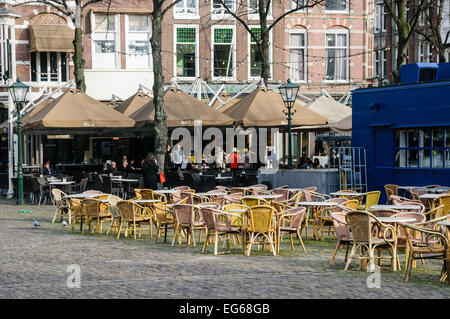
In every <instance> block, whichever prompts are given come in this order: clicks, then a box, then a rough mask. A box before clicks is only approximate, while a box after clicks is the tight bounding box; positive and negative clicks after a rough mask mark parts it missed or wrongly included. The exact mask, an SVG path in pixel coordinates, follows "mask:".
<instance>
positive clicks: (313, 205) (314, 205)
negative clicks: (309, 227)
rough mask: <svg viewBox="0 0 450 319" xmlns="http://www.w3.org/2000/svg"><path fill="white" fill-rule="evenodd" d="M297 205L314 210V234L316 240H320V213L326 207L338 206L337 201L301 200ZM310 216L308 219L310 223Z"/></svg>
mask: <svg viewBox="0 0 450 319" xmlns="http://www.w3.org/2000/svg"><path fill="white" fill-rule="evenodd" d="M297 206H303V207H306V208H308V209H311V210H312V214H313V235H314V237H315V239H316V240H319V229H318V227H320V223H319V222H320V214H321V213H322V212H323V211H324V210H326V209H333V208H335V207H336V206H338V204H337V203H333V202H299V203H297ZM308 222H309V218H308V219H307V220H306V224H308Z"/></svg>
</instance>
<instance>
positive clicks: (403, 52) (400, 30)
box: [383, 0, 427, 83]
mask: <svg viewBox="0 0 450 319" xmlns="http://www.w3.org/2000/svg"><path fill="white" fill-rule="evenodd" d="M413 1H414V2H415V0H413ZM418 1H419V3H418V5H417V6H416V5H414V6H409V5H410V3H411V2H410V0H383V2H384V5H385V6H386V9H387V11H388V12H389V15H390V16H391V18H392V20H393V21H394V23H395V25H396V26H397V35H398V42H397V61H396V66H395V70H394V71H393V72H392V76H393V78H394V81H395V82H396V83H399V82H400V67H401V66H402V65H403V64H406V63H407V49H408V43H409V40H410V39H411V37H412V35H413V34H414V33H415V32H416V28H417V24H418V22H419V18H420V15H421V13H422V11H423V8H424V7H425V5H426V2H427V0H418ZM414 4H415V3H414ZM408 7H409V12H408V13H407V8H408Z"/></svg>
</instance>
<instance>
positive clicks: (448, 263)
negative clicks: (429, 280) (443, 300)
mask: <svg viewBox="0 0 450 319" xmlns="http://www.w3.org/2000/svg"><path fill="white" fill-rule="evenodd" d="M437 224H438V225H441V226H445V227H446V228H447V239H448V241H449V242H450V221H442V222H438V223H437ZM449 271H450V248H449V249H448V250H447V259H446V260H444V269H443V271H442V277H441V279H440V281H442V282H444V281H445V280H447V282H448V283H449V284H450V276H449Z"/></svg>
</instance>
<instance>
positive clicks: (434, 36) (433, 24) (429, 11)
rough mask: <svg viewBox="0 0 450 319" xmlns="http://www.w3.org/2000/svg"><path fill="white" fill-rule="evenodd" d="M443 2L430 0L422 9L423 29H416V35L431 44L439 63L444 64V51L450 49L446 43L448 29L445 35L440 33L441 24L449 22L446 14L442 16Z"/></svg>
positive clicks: (449, 34) (449, 33)
mask: <svg viewBox="0 0 450 319" xmlns="http://www.w3.org/2000/svg"><path fill="white" fill-rule="evenodd" d="M444 3H445V0H430V1H429V2H427V4H426V6H425V7H424V10H423V13H422V17H423V20H424V24H425V27H424V28H418V29H417V33H418V34H420V35H421V36H422V37H423V38H424V39H425V40H426V41H428V42H429V43H431V44H432V45H433V46H434V48H435V49H436V51H437V54H438V56H439V62H442V63H443V62H446V60H447V58H446V56H445V51H446V49H447V48H450V44H449V43H448V40H449V36H450V29H449V30H446V32H445V35H444V34H443V32H442V22H443V21H444V19H447V21H448V20H449V16H448V12H447V14H444Z"/></svg>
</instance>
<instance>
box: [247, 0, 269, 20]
mask: <svg viewBox="0 0 450 319" xmlns="http://www.w3.org/2000/svg"><path fill="white" fill-rule="evenodd" d="M259 1H260V0H248V18H249V19H250V20H258V19H259ZM267 19H272V1H271V2H270V7H269V13H268V14H267Z"/></svg>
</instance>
